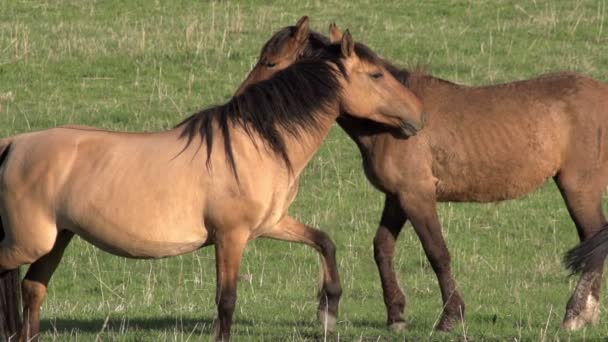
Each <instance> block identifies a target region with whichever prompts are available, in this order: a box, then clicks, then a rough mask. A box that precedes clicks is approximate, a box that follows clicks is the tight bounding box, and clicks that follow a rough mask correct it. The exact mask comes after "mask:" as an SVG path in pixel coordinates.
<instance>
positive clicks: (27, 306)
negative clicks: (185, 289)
mask: <svg viewBox="0 0 608 342" xmlns="http://www.w3.org/2000/svg"><path fill="white" fill-rule="evenodd" d="M365 52H366V53H365V54H359V53H357V51H356V50H355V46H354V42H353V41H352V38H351V37H350V35H349V34H348V33H347V34H345V35H344V38H343V39H342V40H341V42H340V44H336V45H332V47H331V48H330V49H327V50H325V51H324V55H323V56H319V57H320V58H321V59H318V60H307V61H301V62H298V63H295V64H293V66H291V67H289V68H286V69H285V70H283V71H282V72H280V73H277V74H276V75H275V76H274V77H273V78H272V79H270V80H268V81H265V82H261V83H259V84H257V85H255V86H252V87H250V88H249V89H248V90H247V91H245V92H244V93H243V94H241V95H239V96H236V97H234V98H233V99H231V100H230V101H229V102H228V103H227V104H225V105H222V106H217V107H212V108H210V109H207V110H204V111H202V112H199V113H197V114H194V115H192V116H191V117H189V118H187V119H186V120H185V121H183V122H182V123H181V124H179V125H178V126H177V127H176V128H175V129H173V130H169V131H166V132H158V133H140V134H131V133H119V132H109V131H101V130H95V129H87V128H82V127H80V128H79V127H59V128H53V129H49V130H45V131H39V132H34V133H29V134H22V135H17V136H14V137H10V138H6V139H3V140H1V141H0V146H1V147H0V216H1V218H2V231H3V240H2V243H1V244H0V271H1V272H2V273H3V275H2V276H1V277H2V279H1V280H2V281H1V284H2V287H0V289H1V290H2V291H3V293H1V294H0V297H1V298H2V299H3V301H2V302H1V303H2V306H1V307H0V319H1V320H2V322H0V323H2V324H1V325H0V326H4V327H5V329H7V330H8V331H5V334H6V335H9V334H14V333H16V329H17V325H18V320H19V318H18V317H16V314H18V312H16V311H17V310H15V309H16V307H17V304H16V303H17V298H16V294H17V291H16V288H15V286H17V284H16V281H17V280H18V275H17V272H18V271H17V268H18V267H19V266H20V265H23V264H27V263H31V266H30V268H29V270H28V272H27V275H26V276H25V279H24V280H23V283H22V290H23V301H24V303H23V306H24V310H23V319H24V324H23V328H22V332H21V338H22V339H30V338H32V337H37V335H38V333H39V319H40V305H41V303H42V301H43V299H44V297H45V295H46V289H47V286H48V283H49V280H50V278H51V275H52V274H53V271H54V270H55V268H56V267H57V265H58V264H59V262H60V259H61V256H62V254H63V251H64V249H65V248H66V246H67V245H68V243H69V242H70V239H71V238H72V237H73V235H74V234H77V235H79V236H81V237H82V238H83V239H85V240H87V241H88V242H90V243H92V244H93V245H95V246H97V247H99V248H101V249H103V250H105V251H107V252H110V253H112V254H115V255H119V256H124V257H130V258H161V257H168V256H174V255H179V254H183V253H187V252H191V251H194V250H196V249H198V248H201V247H204V246H208V245H211V244H214V245H215V254H216V270H217V293H216V302H217V308H218V321H217V324H216V337H217V338H218V339H228V338H229V336H230V326H231V322H232V315H233V312H234V309H235V303H236V286H237V275H238V271H239V266H240V264H241V257H242V255H243V251H244V249H245V246H246V244H247V242H248V241H250V240H252V239H255V238H257V237H266V238H273V239H278V240H285V241H294V242H300V243H305V244H307V245H310V246H312V247H313V248H315V249H316V250H317V251H318V252H319V253H320V255H321V260H322V268H323V283H322V288H321V290H320V303H319V311H318V313H319V316H320V318H321V319H322V321H323V322H325V324H326V327H327V329H333V328H334V325H335V320H336V315H337V312H338V302H339V299H340V294H341V287H340V281H339V276H338V270H337V268H336V260H335V251H334V244H333V243H332V241H331V240H330V239H329V238H328V236H327V235H326V234H325V233H323V232H321V231H319V230H317V229H314V228H311V227H308V226H306V225H304V224H302V223H300V222H298V221H296V220H295V219H293V218H292V217H290V216H288V215H287V209H288V207H289V205H290V204H291V202H292V201H293V199H294V197H295V196H296V193H297V184H298V177H299V176H300V174H301V172H302V170H303V168H304V167H305V166H306V164H307V163H308V162H309V160H310V159H311V158H312V156H313V154H314V153H315V151H316V150H317V149H318V148H319V146H320V144H321V143H322V141H323V139H324V138H325V137H326V135H327V134H328V132H329V130H330V128H331V126H332V124H333V122H334V121H335V120H336V118H337V117H338V115H339V114H340V111H341V109H345V110H348V113H349V114H350V115H354V116H358V117H361V118H367V119H370V120H374V121H376V122H379V123H382V124H383V125H387V126H391V127H394V129H396V131H397V132H401V133H398V134H406V135H410V134H414V133H416V131H417V130H418V129H419V128H420V127H421V115H422V111H421V109H422V107H421V103H420V102H419V101H418V99H417V98H416V97H415V96H413V95H412V94H411V93H410V92H409V91H408V90H407V89H406V88H405V87H404V86H403V85H402V84H401V83H399V82H398V81H397V80H396V79H395V78H393V77H392V76H391V74H390V73H388V72H387V71H386V70H385V69H384V67H383V65H382V64H381V63H379V60H378V59H377V58H376V57H375V56H374V55H372V54H369V51H365ZM212 148H213V149H212ZM6 335H5V336H6Z"/></svg>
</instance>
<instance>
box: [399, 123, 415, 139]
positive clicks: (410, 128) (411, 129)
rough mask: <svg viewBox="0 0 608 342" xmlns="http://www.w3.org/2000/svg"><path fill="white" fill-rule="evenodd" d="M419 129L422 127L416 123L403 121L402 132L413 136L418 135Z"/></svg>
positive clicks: (407, 135)
mask: <svg viewBox="0 0 608 342" xmlns="http://www.w3.org/2000/svg"><path fill="white" fill-rule="evenodd" d="M419 130H420V128H418V127H416V125H414V124H412V123H411V122H408V121H404V122H402V123H401V132H402V133H403V134H404V135H405V136H406V137H412V136H414V135H416V134H417V133H418V131H419Z"/></svg>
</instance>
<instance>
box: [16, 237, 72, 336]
mask: <svg viewBox="0 0 608 342" xmlns="http://www.w3.org/2000/svg"><path fill="white" fill-rule="evenodd" d="M73 236H74V233H72V232H70V231H67V230H63V231H61V232H60V233H59V235H58V236H57V240H56V241H55V246H53V249H52V250H51V251H50V252H49V253H48V254H46V255H45V256H43V257H42V258H40V259H38V260H36V261H35V262H34V263H33V264H32V265H31V266H30V268H29V270H28V271H27V273H26V275H25V278H24V279H23V282H22V283H21V288H22V293H23V328H22V331H21V340H23V341H38V339H39V337H40V335H39V334H40V307H41V305H42V301H43V300H44V298H45V297H46V293H47V287H48V284H49V280H50V279H51V276H52V275H53V273H54V272H55V270H56V269H57V266H58V265H59V262H60V261H61V257H62V256H63V252H64V251H65V248H66V247H67V246H68V244H69V243H70V241H71V240H72V237H73Z"/></svg>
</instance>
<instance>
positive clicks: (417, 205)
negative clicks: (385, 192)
mask: <svg viewBox="0 0 608 342" xmlns="http://www.w3.org/2000/svg"><path fill="white" fill-rule="evenodd" d="M412 202H413V201H412V200H410V201H409V202H408V201H404V203H403V204H404V205H405V206H406V212H407V214H408V217H409V218H410V220H411V222H412V225H413V226H414V230H415V231H416V234H417V235H418V237H419V238H420V242H421V243H422V247H423V248H424V252H425V254H426V256H427V258H428V260H429V262H430V264H431V267H432V268H433V271H435V275H436V276H437V280H438V282H439V288H440V289H441V298H442V300H443V313H442V315H441V319H440V320H439V323H438V324H437V327H436V329H438V330H441V331H449V330H451V329H452V328H454V326H455V325H456V324H457V323H458V322H460V321H462V320H463V319H464V301H463V300H462V297H461V296H460V293H459V292H458V290H457V285H456V281H455V280H454V277H453V275H452V269H451V258H450V252H449V251H448V248H447V246H446V243H445V240H444V238H443V235H442V233H441V225H440V223H439V218H438V217H437V212H436V208H435V202H434V201H418V202H413V203H412ZM408 206H409V208H408Z"/></svg>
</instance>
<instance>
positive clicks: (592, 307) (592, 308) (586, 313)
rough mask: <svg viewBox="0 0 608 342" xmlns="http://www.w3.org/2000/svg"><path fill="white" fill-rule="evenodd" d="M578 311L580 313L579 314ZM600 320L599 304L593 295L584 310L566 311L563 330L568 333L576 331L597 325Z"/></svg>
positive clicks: (588, 299)
mask: <svg viewBox="0 0 608 342" xmlns="http://www.w3.org/2000/svg"><path fill="white" fill-rule="evenodd" d="M577 311H578V312H577ZM599 320H600V305H599V302H598V301H597V300H596V299H595V297H593V296H592V295H591V294H590V295H589V296H588V297H587V301H586V302H585V305H584V307H583V308H582V309H580V308H578V310H576V309H569V310H566V317H565V318H564V322H563V323H562V328H564V330H568V331H575V330H578V329H580V328H582V327H584V326H585V325H587V324H592V325H596V324H597V323H598V322H599Z"/></svg>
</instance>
